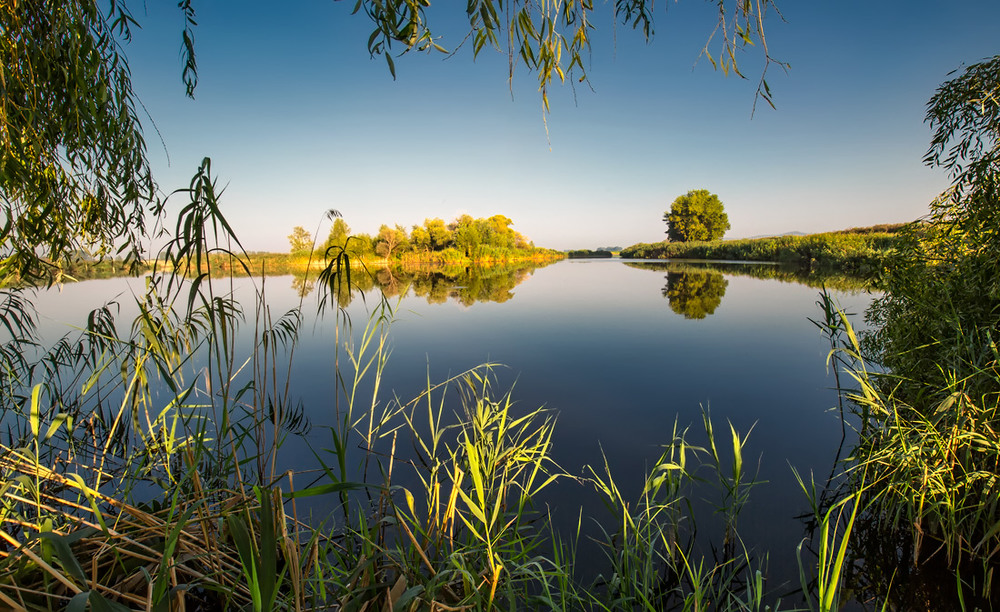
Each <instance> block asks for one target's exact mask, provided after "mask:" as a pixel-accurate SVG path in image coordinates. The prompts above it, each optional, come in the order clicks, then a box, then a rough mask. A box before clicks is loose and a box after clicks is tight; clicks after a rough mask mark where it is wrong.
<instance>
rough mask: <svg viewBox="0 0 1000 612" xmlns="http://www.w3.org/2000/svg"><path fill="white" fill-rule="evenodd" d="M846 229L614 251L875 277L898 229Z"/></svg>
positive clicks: (627, 255)
mask: <svg viewBox="0 0 1000 612" xmlns="http://www.w3.org/2000/svg"><path fill="white" fill-rule="evenodd" d="M886 229H888V230H890V231H872V232H868V231H865V230H864V228H862V229H860V230H848V231H844V232H831V233H826V234H809V235H806V236H775V237H770V238H755V239H745V240H718V241H714V242H660V243H654V244H636V245H633V246H630V247H628V248H627V249H623V250H622V251H621V253H620V254H619V255H620V256H621V257H623V258H629V259H699V260H724V261H759V262H775V263H784V264H786V265H791V266H795V267H798V268H803V269H805V270H820V271H833V272H835V273H841V274H849V275H855V276H859V277H871V276H876V275H877V274H878V273H879V272H880V271H881V270H882V268H883V267H884V266H885V265H886V262H887V261H888V260H889V258H890V256H891V255H892V253H893V252H894V251H895V249H896V247H897V245H898V244H899V236H898V231H899V228H898V227H895V226H892V227H889V228H886Z"/></svg>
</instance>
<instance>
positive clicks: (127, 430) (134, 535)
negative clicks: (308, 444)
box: [0, 165, 837, 610]
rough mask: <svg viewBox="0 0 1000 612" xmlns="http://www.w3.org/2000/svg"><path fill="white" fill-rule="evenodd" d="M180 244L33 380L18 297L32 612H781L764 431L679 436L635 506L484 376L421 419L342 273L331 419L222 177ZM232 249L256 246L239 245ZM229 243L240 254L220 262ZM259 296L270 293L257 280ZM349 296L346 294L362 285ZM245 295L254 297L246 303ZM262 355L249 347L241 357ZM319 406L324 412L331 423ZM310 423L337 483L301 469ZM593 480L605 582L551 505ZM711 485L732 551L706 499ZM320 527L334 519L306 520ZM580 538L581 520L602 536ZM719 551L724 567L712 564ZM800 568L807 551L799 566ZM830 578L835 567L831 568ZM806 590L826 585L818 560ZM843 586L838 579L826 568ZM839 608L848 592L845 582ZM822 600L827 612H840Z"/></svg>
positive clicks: (21, 543) (229, 251) (19, 440)
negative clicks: (750, 545) (301, 395)
mask: <svg viewBox="0 0 1000 612" xmlns="http://www.w3.org/2000/svg"><path fill="white" fill-rule="evenodd" d="M183 195H184V196H186V197H187V199H188V200H189V202H188V203H187V205H185V206H184V209H183V211H182V214H181V218H180V220H179V222H178V225H177V229H176V231H177V238H176V240H175V241H174V242H171V243H170V244H169V245H168V247H167V249H166V251H165V257H166V259H167V261H169V262H170V265H169V267H168V272H166V273H164V272H162V271H156V272H154V274H153V275H152V276H150V277H149V278H148V279H147V281H146V285H145V287H146V290H145V292H144V293H142V294H141V295H139V296H138V297H137V298H136V301H135V304H134V309H135V311H136V313H137V314H136V315H135V317H134V318H133V319H132V321H131V322H128V323H127V324H126V323H125V322H120V321H118V320H116V316H115V315H116V308H115V307H114V306H113V305H109V306H106V307H104V308H101V309H98V310H97V311H95V312H94V313H92V314H91V316H90V317H89V320H88V325H87V327H86V329H85V330H84V331H83V332H82V333H81V334H80V335H79V336H78V337H67V338H64V339H63V340H61V341H59V342H58V343H57V344H56V345H55V346H54V347H53V348H51V349H49V350H47V351H45V352H44V353H43V354H42V355H41V357H40V358H39V359H37V360H31V359H29V358H28V356H29V355H30V352H29V350H28V349H29V348H30V347H31V346H32V344H31V342H32V339H31V327H32V325H31V322H32V321H31V316H30V314H31V313H30V308H29V307H28V305H27V304H25V303H20V302H18V300H20V299H21V295H20V294H18V293H7V294H5V299H6V304H7V311H6V312H5V314H4V315H3V322H4V328H5V329H6V330H7V332H8V333H9V339H8V341H7V342H6V343H4V345H3V346H4V351H5V353H4V366H5V367H4V369H3V379H2V382H3V385H4V391H5V393H4V396H3V398H4V406H3V407H4V409H5V412H4V416H3V426H4V427H5V429H6V430H7V432H8V440H10V443H9V444H6V445H4V446H3V447H2V448H0V492H2V496H0V525H2V530H0V538H3V545H2V547H0V601H2V602H3V605H5V606H7V607H10V608H12V609H32V610H34V609H63V608H67V607H73V608H78V607H85V606H88V605H89V606H90V608H91V609H105V610H107V609H111V610H118V609H128V608H142V609H157V610H159V609H162V610H167V609H186V608H191V607H193V608H200V609H253V610H272V609H289V610H291V609H294V610H307V609H356V610H361V609H394V610H402V609H440V610H449V609H462V610H494V609H529V608H530V609H546V610H547V609H561V610H621V609H634V610H669V609H678V610H688V609H691V610H702V609H727V610H763V609H768V606H769V605H772V604H773V605H774V606H775V607H776V606H777V604H778V603H780V602H772V601H770V600H771V599H772V596H771V595H770V593H769V592H768V588H767V584H766V579H765V576H766V555H765V554H763V553H757V552H754V551H752V550H748V549H747V548H746V546H745V545H744V544H743V539H742V537H741V535H740V524H739V516H740V512H741V510H742V508H743V507H744V506H745V504H746V503H748V500H749V492H750V490H751V489H752V487H753V484H754V477H753V476H752V474H750V473H748V471H747V468H746V465H747V462H746V461H745V460H744V457H745V453H746V450H745V449H746V445H747V436H746V435H745V434H743V435H741V434H739V433H737V432H736V431H735V430H734V429H733V428H732V427H730V428H729V431H728V434H727V435H725V436H721V437H720V436H718V435H717V434H716V432H715V431H714V429H713V424H712V421H711V420H710V419H709V418H708V416H707V415H706V417H705V419H704V422H703V424H702V425H703V427H702V432H703V433H702V434H699V437H701V438H702V439H703V440H704V441H703V442H702V443H701V444H697V445H696V444H693V443H692V438H693V437H694V434H693V433H691V432H689V431H687V430H684V429H681V428H680V427H679V426H676V427H675V428H674V432H673V435H672V439H671V440H669V441H668V443H667V445H666V447H665V449H664V452H663V454H662V456H661V457H660V459H659V460H658V461H657V462H656V463H655V465H654V466H653V469H652V470H651V472H650V473H649V474H648V475H647V477H646V478H645V480H644V483H643V486H642V488H641V490H640V491H639V493H638V495H637V496H634V495H633V494H632V493H630V492H627V491H623V490H622V489H621V488H620V487H619V485H618V484H616V481H615V478H614V476H613V475H612V474H611V473H610V469H609V468H608V463H607V462H605V463H604V465H603V467H595V468H593V469H590V470H589V471H588V472H587V473H588V476H587V477H586V478H581V477H571V476H569V475H567V474H566V473H565V471H564V470H563V469H562V468H561V467H560V466H558V465H556V464H555V462H554V461H553V460H552V457H551V447H552V436H553V431H554V428H555V426H556V422H555V417H554V415H553V414H552V413H550V412H548V411H546V410H543V409H529V410H522V409H521V408H519V407H518V406H517V405H516V404H515V402H514V400H513V391H512V390H510V389H507V390H502V389H498V388H497V383H496V381H495V379H494V377H493V375H492V366H490V365H484V366H481V367H478V368H475V369H473V370H470V371H468V372H465V373H462V374H460V375H458V376H455V377H453V378H450V379H448V380H445V381H441V382H434V381H431V380H429V379H428V381H427V385H426V389H425V390H424V391H423V392H422V393H421V394H419V395H418V396H417V397H415V398H413V399H411V400H405V399H402V398H398V397H396V396H394V395H392V394H391V393H390V392H389V390H387V389H384V388H383V375H384V372H385V367H386V364H387V362H388V359H389V355H390V353H391V345H390V343H389V341H388V333H389V327H390V325H391V321H392V308H391V306H390V305H389V303H388V301H387V300H386V299H385V298H384V297H383V298H381V299H379V300H377V301H375V302H372V303H371V304H370V306H371V308H370V312H371V315H370V318H369V319H368V321H367V323H366V324H364V325H363V326H361V325H360V322H359V321H352V320H351V319H350V318H349V317H348V316H347V314H346V311H344V310H342V309H341V308H340V307H339V305H340V296H342V294H343V293H344V292H345V290H346V291H347V292H350V290H351V285H352V280H351V279H352V276H351V275H349V273H348V272H347V271H348V270H350V269H351V268H350V264H349V262H348V261H345V260H344V259H342V256H343V255H344V253H332V254H331V259H330V260H328V261H327V265H326V268H325V272H324V274H321V275H320V276H319V277H318V278H317V279H316V286H317V287H318V288H319V290H320V291H319V292H318V295H317V297H318V298H319V304H320V305H321V312H325V313H327V316H331V317H332V318H333V319H334V323H335V329H336V330H337V332H336V341H335V345H334V346H332V347H331V353H330V372H331V380H333V381H334V387H335V393H333V394H332V397H331V398H330V401H329V403H328V405H327V406H325V407H323V410H318V409H311V410H310V414H314V415H315V414H325V416H324V417H322V422H316V423H311V422H309V421H308V420H307V419H306V416H305V414H306V413H305V410H304V408H303V407H302V406H301V404H300V403H299V402H298V401H297V400H296V399H295V397H294V390H295V383H294V381H293V372H292V368H291V362H292V360H293V359H294V355H295V351H296V347H297V345H298V341H299V337H300V335H301V333H302V325H303V322H304V320H305V318H304V315H303V307H304V306H303V305H304V303H302V302H300V304H299V305H298V306H297V307H295V308H293V309H291V310H289V311H287V312H283V313H274V312H272V310H271V308H270V306H269V305H268V302H267V299H266V294H265V292H264V291H263V289H261V288H260V286H259V285H257V284H255V283H254V282H250V281H249V280H246V281H243V282H242V283H241V282H237V281H236V280H235V279H234V278H233V276H232V275H229V276H225V275H224V276H222V277H221V278H220V277H218V276H216V274H215V273H216V269H215V266H216V265H217V263H218V261H219V258H220V257H225V258H226V261H227V266H228V267H229V269H237V268H238V269H244V270H245V269H248V268H249V267H250V264H249V263H248V260H247V259H246V257H245V254H243V253H242V252H241V251H240V249H239V248H238V243H235V242H233V240H232V238H231V233H230V231H229V229H228V225H227V224H226V223H225V221H224V219H223V218H222V217H221V215H220V213H219V211H218V199H217V193H216V189H215V184H214V182H213V181H212V179H211V177H210V174H209V168H208V167H207V165H206V167H205V168H203V170H202V171H201V172H200V173H199V174H198V176H196V177H195V180H194V181H192V184H191V186H190V188H189V189H188V190H185V191H184V192H183ZM234 244H235V246H236V248H233V245H234ZM220 245H221V246H220ZM260 282H263V281H260ZM345 285H346V289H345ZM241 286H242V288H243V289H249V290H250V299H249V300H247V299H239V294H240V291H241ZM247 338H249V339H250V341H249V342H246V341H245V339H247ZM313 408H316V407H313ZM310 428H312V429H313V431H320V432H322V433H323V435H324V436H325V437H326V439H327V440H328V442H327V443H324V444H322V445H321V446H322V448H316V449H314V453H315V456H316V459H317V465H319V466H320V469H319V472H318V473H301V472H295V471H292V470H288V469H287V468H286V467H285V466H284V465H283V463H282V460H281V449H282V448H283V445H284V444H286V442H287V440H289V439H295V440H297V443H301V442H299V441H301V440H304V438H301V437H300V436H301V435H302V434H303V433H305V432H306V431H308V430H309V429H310ZM557 486H559V487H563V486H573V487H579V486H585V487H589V488H591V489H592V490H593V491H594V493H595V495H597V496H598V497H599V498H600V499H602V500H603V501H604V504H605V506H606V508H607V510H608V516H609V517H612V518H611V520H606V521H605V520H602V521H601V522H600V523H599V524H598V529H597V532H598V547H599V550H601V551H602V552H603V556H604V560H603V562H602V563H599V564H598V566H599V568H598V573H599V577H598V579H597V580H596V581H589V580H584V579H582V578H581V573H580V570H579V567H578V562H579V560H578V559H577V552H578V551H579V550H580V537H581V534H582V533H583V531H582V530H580V529H578V530H576V531H575V532H571V533H568V534H567V533H564V532H562V531H560V530H559V529H557V528H556V527H555V526H554V525H553V524H552V522H551V520H550V518H549V514H548V511H547V509H546V508H545V507H544V506H543V505H542V504H541V501H540V500H541V499H542V497H543V495H542V494H543V493H544V492H549V491H550V490H552V489H553V488H554V487H557ZM706 486H708V487H710V488H711V489H712V490H714V491H715V492H716V494H715V497H714V498H715V504H716V508H717V510H718V512H719V516H721V517H722V519H723V520H722V524H721V530H720V531H719V536H718V537H719V540H718V542H717V544H718V545H717V546H716V545H715V544H713V543H710V542H708V541H706V540H705V538H706V536H707V535H708V534H710V532H711V530H708V529H704V528H703V529H702V530H701V531H699V530H698V529H697V527H696V525H697V522H696V518H697V516H696V513H695V510H694V508H693V506H692V505H690V504H689V503H688V500H690V499H691V497H692V495H693V492H694V491H695V490H699V491H700V490H702V488H703V487H706ZM307 507H311V508H312V509H314V510H315V509H318V508H324V507H325V508H328V509H331V512H330V513H329V514H328V515H326V516H325V517H313V516H309V518H308V519H307V518H306V515H308V513H305V515H303V513H304V512H305V511H306V509H307ZM581 520H582V519H581ZM713 548H714V549H715V550H717V551H719V552H718V554H717V555H709V554H707V552H706V551H708V550H710V549H713ZM788 552H789V553H790V552H791V551H788ZM828 563H829V561H828V560H827V559H825V558H823V559H822V560H821V562H820V564H819V567H824V566H825V564H828ZM803 567H804V568H805V569H804V570H803V572H804V574H807V575H810V576H811V575H812V574H813V573H814V571H813V569H812V567H811V564H810V563H805V564H804V566H803ZM824 575H825V574H824ZM823 584H824V585H830V586H828V588H827V590H825V591H824V594H825V593H829V592H830V591H829V589H830V588H832V589H834V590H835V589H836V588H837V581H836V580H830V579H824V581H823ZM824 597H825V595H824Z"/></svg>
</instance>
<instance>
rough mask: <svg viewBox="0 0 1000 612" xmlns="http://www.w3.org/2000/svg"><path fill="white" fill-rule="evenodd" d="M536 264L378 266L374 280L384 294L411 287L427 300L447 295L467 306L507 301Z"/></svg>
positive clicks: (433, 301) (437, 301)
mask: <svg viewBox="0 0 1000 612" xmlns="http://www.w3.org/2000/svg"><path fill="white" fill-rule="evenodd" d="M537 267H538V263H536V262H521V263H519V264H518V263H513V264H512V263H506V264H497V265H492V266H484V265H477V266H469V267H465V266H430V267H427V266H424V267H417V268H407V267H393V268H391V269H389V268H386V269H382V270H378V271H377V272H376V274H375V282H376V283H377V284H378V285H379V287H380V288H381V289H382V292H383V293H384V294H385V295H388V296H393V295H397V294H399V293H400V291H405V288H406V287H409V288H411V289H412V291H413V294H414V295H415V296H417V297H422V298H424V299H426V300H427V302H428V303H429V304H440V303H443V302H445V301H447V300H448V299H449V298H451V299H453V300H456V301H457V302H459V303H461V304H464V305H466V306H470V305H472V304H475V303H476V302H497V303H500V302H506V301H507V300H509V299H511V298H513V297H514V293H513V291H514V287H516V286H517V285H519V284H520V283H521V282H523V281H524V279H526V278H527V277H529V276H530V275H531V273H532V272H533V271H534V270H535V269H536V268H537Z"/></svg>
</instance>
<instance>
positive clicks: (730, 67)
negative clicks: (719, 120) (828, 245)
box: [354, 0, 787, 110]
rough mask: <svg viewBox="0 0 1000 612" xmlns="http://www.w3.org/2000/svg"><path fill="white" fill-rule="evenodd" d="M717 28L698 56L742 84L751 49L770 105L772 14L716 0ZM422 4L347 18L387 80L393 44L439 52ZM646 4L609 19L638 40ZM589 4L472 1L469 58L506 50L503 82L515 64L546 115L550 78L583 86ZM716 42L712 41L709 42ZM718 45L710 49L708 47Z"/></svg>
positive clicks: (391, 5) (404, 3) (625, 3)
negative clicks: (366, 27) (363, 31)
mask: <svg viewBox="0 0 1000 612" xmlns="http://www.w3.org/2000/svg"><path fill="white" fill-rule="evenodd" d="M716 5H717V14H718V25H717V26H716V29H715V30H713V31H712V33H711V35H710V36H709V38H708V40H707V41H706V43H705V46H704V48H703V49H702V54H703V55H705V56H706V57H707V58H708V60H709V61H710V62H711V63H712V65H713V66H714V67H715V68H716V69H720V70H722V72H723V74H726V75H728V74H730V73H732V74H735V75H737V76H739V77H741V78H744V75H743V73H742V72H741V70H740V66H739V61H738V59H739V57H740V54H741V52H743V51H745V50H747V49H748V48H753V47H756V48H758V49H759V50H760V52H761V53H762V54H763V56H764V60H765V65H764V69H763V72H762V74H761V78H760V82H759V85H758V87H757V96H758V97H760V98H762V99H763V100H764V101H765V102H766V103H768V104H772V100H771V90H770V87H769V86H768V83H767V79H766V77H767V69H768V67H770V65H771V64H772V63H776V64H778V65H779V66H780V67H782V68H787V64H784V63H782V62H779V61H776V60H775V59H774V58H773V57H772V56H771V54H770V52H769V51H768V46H767V41H766V38H765V34H764V22H765V17H766V16H767V13H768V11H774V12H777V9H776V7H775V6H774V4H773V3H772V2H771V0H761V1H759V2H746V1H743V0H736V1H731V0H720V1H719V2H717V3H716ZM428 6H429V4H428V3H427V2H426V0H359V1H358V3H357V4H356V5H355V8H354V12H359V11H363V12H364V13H365V14H366V15H368V17H369V18H370V19H371V20H372V22H373V25H374V29H373V31H372V33H371V36H370V37H369V39H368V51H369V53H370V54H371V55H372V57H374V56H376V55H382V56H383V57H385V60H386V63H387V64H388V67H389V70H390V71H391V72H392V74H393V75H394V76H395V73H396V72H395V70H396V69H395V63H394V61H393V58H392V54H391V52H390V50H391V49H392V45H393V44H394V43H395V44H397V45H399V46H401V47H402V48H403V52H406V51H411V50H419V51H429V50H432V49H435V50H437V51H442V52H443V51H444V48H443V47H441V46H440V44H439V43H440V42H441V41H440V40H439V39H438V38H436V37H435V36H434V35H433V34H432V32H431V23H430V15H431V14H432V12H431V11H429V10H428V9H427V7H428ZM654 6H655V2H653V1H652V0H616V2H615V3H614V7H615V8H614V19H615V21H618V22H620V23H622V24H624V25H626V26H629V27H631V28H632V29H634V30H639V31H641V32H642V34H643V36H644V37H645V38H646V40H649V39H650V38H651V37H652V36H653V33H654V13H653V10H654ZM593 13H594V2H592V0H568V1H566V2H558V3H547V2H542V3H535V2H529V1H526V0H515V1H513V2H509V3H506V4H505V3H503V2H500V1H499V0H475V1H474V2H471V3H470V4H469V5H468V7H467V8H466V16H467V19H468V24H469V30H468V31H469V35H468V37H467V38H468V40H470V41H471V42H472V49H473V54H474V56H478V55H479V53H480V52H481V51H482V50H483V49H484V48H488V47H492V48H494V49H497V50H503V51H506V53H507V54H508V56H509V60H510V61H509V66H510V75H509V76H510V77H511V78H513V73H514V67H515V66H516V65H523V66H524V67H525V68H527V69H528V70H529V71H530V72H534V73H536V74H537V76H538V88H539V91H540V92H541V94H542V103H543V105H544V108H545V109H546V110H548V109H549V98H548V90H549V86H550V85H551V84H552V83H553V82H554V81H555V80H556V79H557V78H558V81H559V82H563V81H565V80H566V77H567V74H568V75H570V76H572V74H573V72H574V71H578V72H579V73H580V76H579V78H578V79H577V80H579V81H581V82H582V81H585V80H586V78H587V75H586V66H585V61H584V58H585V57H586V56H587V54H588V51H589V49H590V35H591V30H592V29H593V28H594V27H595V26H594V14H593ZM716 37H717V38H716ZM715 43H718V47H717V48H716V49H715V50H714V51H712V50H711V49H712V47H713V46H714V45H715Z"/></svg>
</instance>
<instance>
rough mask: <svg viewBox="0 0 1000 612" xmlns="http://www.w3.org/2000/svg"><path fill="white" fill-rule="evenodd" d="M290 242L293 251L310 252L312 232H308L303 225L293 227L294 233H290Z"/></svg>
mask: <svg viewBox="0 0 1000 612" xmlns="http://www.w3.org/2000/svg"><path fill="white" fill-rule="evenodd" d="M288 244H290V245H291V246H292V253H293V254H294V253H302V252H306V253H308V252H309V251H310V250H312V244H313V239H312V234H310V233H309V232H307V231H306V230H305V228H303V227H302V226H301V225H296V226H295V227H294V228H292V233H291V234H289V235H288Z"/></svg>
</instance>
